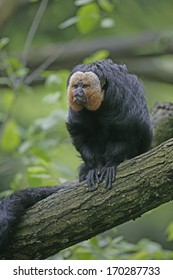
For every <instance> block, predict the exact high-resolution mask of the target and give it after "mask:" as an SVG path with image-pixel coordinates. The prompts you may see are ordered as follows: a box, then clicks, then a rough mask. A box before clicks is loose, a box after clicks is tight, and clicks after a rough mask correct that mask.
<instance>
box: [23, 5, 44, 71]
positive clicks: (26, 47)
mask: <svg viewBox="0 0 173 280" xmlns="http://www.w3.org/2000/svg"><path fill="white" fill-rule="evenodd" d="M48 2H49V0H42V1H41V4H40V6H39V8H38V10H37V13H36V15H35V18H34V20H33V22H32V25H31V27H30V30H29V32H28V35H27V38H26V42H25V45H24V49H23V54H22V63H23V65H24V66H26V64H27V59H28V53H29V50H30V47H31V45H32V42H33V39H34V36H35V33H36V31H37V29H38V26H39V24H40V21H41V18H42V16H43V14H44V12H45V10H46V8H47V5H48Z"/></svg>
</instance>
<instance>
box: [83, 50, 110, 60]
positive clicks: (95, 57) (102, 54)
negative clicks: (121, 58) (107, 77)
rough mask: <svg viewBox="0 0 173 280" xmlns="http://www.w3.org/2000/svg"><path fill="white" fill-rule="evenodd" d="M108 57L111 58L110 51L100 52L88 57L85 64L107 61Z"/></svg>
mask: <svg viewBox="0 0 173 280" xmlns="http://www.w3.org/2000/svg"><path fill="white" fill-rule="evenodd" d="M108 56H109V51H107V50H100V51H98V52H95V53H94V54H93V55H91V56H90V57H86V58H85V59H84V61H83V62H84V63H92V62H95V61H97V60H100V59H105V58H107V57H108Z"/></svg>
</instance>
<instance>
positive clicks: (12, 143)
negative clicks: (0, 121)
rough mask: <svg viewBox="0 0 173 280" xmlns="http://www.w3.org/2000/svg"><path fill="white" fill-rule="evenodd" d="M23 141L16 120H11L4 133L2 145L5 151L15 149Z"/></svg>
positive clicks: (0, 143) (0, 144)
mask: <svg viewBox="0 0 173 280" xmlns="http://www.w3.org/2000/svg"><path fill="white" fill-rule="evenodd" d="M20 142H21V138H20V134H19V130H18V127H17V124H16V122H15V121H14V120H9V121H8V122H7V123H6V125H5V127H4V129H3V133H2V138H1V142H0V146H1V148H2V150H3V151H5V152H13V151H15V150H16V149H17V148H18V146H19V144H20Z"/></svg>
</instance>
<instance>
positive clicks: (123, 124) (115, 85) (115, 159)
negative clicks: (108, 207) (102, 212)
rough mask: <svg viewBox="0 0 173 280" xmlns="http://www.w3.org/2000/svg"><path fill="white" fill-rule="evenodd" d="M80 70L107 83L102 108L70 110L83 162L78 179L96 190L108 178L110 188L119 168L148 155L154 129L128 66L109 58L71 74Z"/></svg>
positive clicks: (73, 134) (70, 128) (72, 131)
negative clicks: (124, 162)
mask: <svg viewBox="0 0 173 280" xmlns="http://www.w3.org/2000/svg"><path fill="white" fill-rule="evenodd" d="M77 71H81V72H88V71H92V72H94V73H95V74H96V75H97V76H98V77H99V79H100V81H102V80H104V81H105V83H104V88H103V90H104V92H105V93H104V100H103V102H102V104H101V106H100V107H99V109H97V110H96V111H89V110H87V109H83V110H82V111H79V112H75V111H73V110H72V109H71V108H69V113H68V122H67V129H68V131H69V133H70V135H71V137H72V140H73V144H74V146H75V147H76V149H77V150H78V151H79V153H80V154H81V157H82V159H83V161H84V163H83V164H82V165H81V167H80V172H79V180H80V181H83V180H87V183H88V186H89V189H90V190H93V189H95V187H96V186H97V184H98V183H99V182H100V181H102V180H103V179H105V180H106V187H107V188H110V187H111V185H112V182H113V181H114V180H115V177H116V167H117V165H118V164H120V163H121V162H123V161H124V160H125V159H130V158H132V157H135V156H137V155H139V154H141V153H144V152H146V151H147V150H148V149H149V148H150V145H151V141H152V128H151V122H150V117H149V113H148V109H147V106H146V101H145V98H144V93H143V92H144V90H143V86H142V84H141V83H140V81H139V80H138V78H137V76H135V75H133V74H129V73H128V71H127V68H126V66H125V65H117V64H115V63H113V62H112V61H111V60H110V59H106V60H101V61H98V62H95V63H92V64H86V65H85V64H81V65H78V66H76V67H75V68H74V69H73V70H72V72H71V75H72V74H74V73H75V72H77ZM71 75H70V77H71ZM70 77H69V79H70Z"/></svg>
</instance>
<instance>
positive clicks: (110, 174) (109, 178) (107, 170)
mask: <svg viewBox="0 0 173 280" xmlns="http://www.w3.org/2000/svg"><path fill="white" fill-rule="evenodd" d="M115 177H116V168H115V166H110V167H103V168H102V171H101V177H100V181H103V180H104V179H105V181H106V184H105V187H106V189H111V187H112V183H113V182H115Z"/></svg>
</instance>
